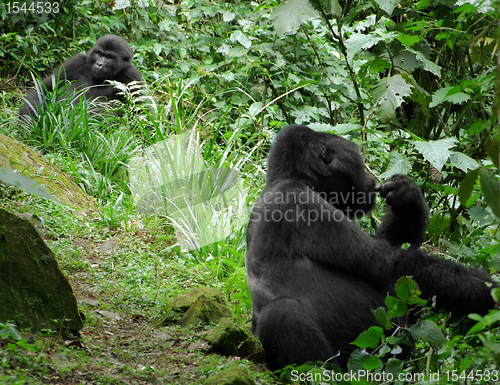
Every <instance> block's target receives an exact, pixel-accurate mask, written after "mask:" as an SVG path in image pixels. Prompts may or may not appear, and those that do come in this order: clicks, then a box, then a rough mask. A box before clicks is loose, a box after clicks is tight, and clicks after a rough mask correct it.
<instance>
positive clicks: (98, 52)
mask: <svg viewBox="0 0 500 385" xmlns="http://www.w3.org/2000/svg"><path fill="white" fill-rule="evenodd" d="M88 57H89V63H90V66H91V68H92V76H93V78H94V79H96V80H103V79H114V78H115V77H116V75H117V74H118V73H119V72H120V71H121V70H122V69H124V68H125V67H126V66H128V65H131V60H132V50H131V49H130V47H129V45H128V44H127V42H126V41H125V40H123V39H122V38H121V37H119V36H114V35H106V36H103V37H101V38H100V39H99V40H97V41H96V43H95V45H94V47H93V48H92V49H91V50H90V51H89V53H88Z"/></svg>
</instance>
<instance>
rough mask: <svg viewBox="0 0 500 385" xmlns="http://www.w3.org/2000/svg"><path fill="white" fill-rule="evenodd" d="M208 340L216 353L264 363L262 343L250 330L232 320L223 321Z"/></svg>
mask: <svg viewBox="0 0 500 385" xmlns="http://www.w3.org/2000/svg"><path fill="white" fill-rule="evenodd" d="M206 340H207V341H208V342H209V343H210V345H211V346H212V348H213V349H214V350H215V351H216V352H220V353H222V354H225V355H233V356H239V357H249V358H252V359H253V360H256V361H262V359H263V353H262V352H263V350H262V348H261V345H260V342H259V341H258V340H257V338H256V337H255V336H254V335H253V334H252V333H251V332H250V330H249V329H248V328H246V327H245V326H243V325H240V324H237V323H236V322H234V321H232V320H230V319H223V320H222V321H220V322H219V324H218V325H217V326H216V327H215V328H214V329H212V330H211V331H210V332H209V333H208V335H207V337H206Z"/></svg>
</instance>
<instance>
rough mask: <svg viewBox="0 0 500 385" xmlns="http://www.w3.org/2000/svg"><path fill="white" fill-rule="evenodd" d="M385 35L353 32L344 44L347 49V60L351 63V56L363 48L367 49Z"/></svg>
mask: <svg viewBox="0 0 500 385" xmlns="http://www.w3.org/2000/svg"><path fill="white" fill-rule="evenodd" d="M384 39H385V37H382V36H377V35H373V34H371V35H365V34H364V33H353V34H352V35H351V36H350V37H349V39H347V41H346V42H345V46H346V49H347V61H348V62H349V63H352V58H353V57H354V55H356V54H357V53H358V52H360V51H361V50H363V49H368V48H371V47H373V46H374V45H375V44H377V43H378V42H379V41H382V40H384Z"/></svg>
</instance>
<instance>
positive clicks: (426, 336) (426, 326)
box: [410, 320, 446, 346]
mask: <svg viewBox="0 0 500 385" xmlns="http://www.w3.org/2000/svg"><path fill="white" fill-rule="evenodd" d="M410 333H411V335H412V337H413V338H415V339H416V340H417V341H424V342H427V343H429V344H431V345H434V346H435V345H441V344H443V343H445V342H446V337H445V336H444V334H443V332H442V331H441V329H439V327H438V326H437V325H436V323H435V322H433V321H430V320H424V321H422V323H421V324H419V325H413V326H412V327H410Z"/></svg>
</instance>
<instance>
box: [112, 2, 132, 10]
mask: <svg viewBox="0 0 500 385" xmlns="http://www.w3.org/2000/svg"><path fill="white" fill-rule="evenodd" d="M128 7H130V0H116V2H115V6H114V8H113V10H119V9H126V8H128Z"/></svg>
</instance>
